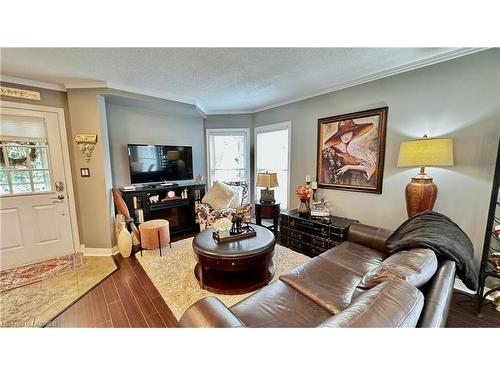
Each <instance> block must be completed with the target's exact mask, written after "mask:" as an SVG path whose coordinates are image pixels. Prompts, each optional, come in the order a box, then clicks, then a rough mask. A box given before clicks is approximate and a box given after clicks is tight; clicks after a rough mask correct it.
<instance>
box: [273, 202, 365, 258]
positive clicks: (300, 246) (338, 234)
mask: <svg viewBox="0 0 500 375" xmlns="http://www.w3.org/2000/svg"><path fill="white" fill-rule="evenodd" d="M279 221H280V223H279V228H280V229H279V232H280V233H279V242H280V244H281V245H283V246H286V247H288V248H290V249H292V250H294V251H297V252H299V253H303V254H305V255H308V256H310V257H314V256H316V255H319V254H321V253H322V252H324V251H326V250H328V249H331V248H332V247H335V246H337V245H338V244H339V243H341V242H343V241H345V240H346V239H347V231H348V230H349V226H350V225H351V224H352V223H357V222H358V221H357V220H352V219H346V218H343V217H338V216H330V222H329V223H325V222H322V221H320V220H318V219H311V218H306V217H301V216H299V214H298V213H297V212H296V211H289V212H283V213H281V215H280V220H279Z"/></svg>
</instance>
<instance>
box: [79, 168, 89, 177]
mask: <svg viewBox="0 0 500 375" xmlns="http://www.w3.org/2000/svg"><path fill="white" fill-rule="evenodd" d="M80 176H82V177H90V168H80Z"/></svg>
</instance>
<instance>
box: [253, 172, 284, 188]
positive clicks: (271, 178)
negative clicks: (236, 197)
mask: <svg viewBox="0 0 500 375" xmlns="http://www.w3.org/2000/svg"><path fill="white" fill-rule="evenodd" d="M257 186H258V187H265V188H273V187H276V186H279V185H278V176H277V174H276V173H257Z"/></svg>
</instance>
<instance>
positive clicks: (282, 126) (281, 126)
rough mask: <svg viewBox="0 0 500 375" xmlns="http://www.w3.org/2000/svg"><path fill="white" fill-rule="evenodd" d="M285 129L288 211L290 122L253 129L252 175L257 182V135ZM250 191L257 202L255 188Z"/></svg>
mask: <svg viewBox="0 0 500 375" xmlns="http://www.w3.org/2000/svg"><path fill="white" fill-rule="evenodd" d="M283 129H287V130H288V178H287V186H288V194H287V202H286V203H287V207H288V210H290V174H291V173H290V168H291V155H292V153H291V146H292V122H291V121H285V122H280V123H277V124H270V125H263V126H257V127H255V131H254V142H253V144H254V164H253V166H254V169H253V175H254V176H255V179H256V180H257V152H259V150H258V146H257V135H258V134H262V133H269V132H273V131H278V130H283ZM252 189H253V191H254V200H255V201H256V200H258V199H259V197H257V187H256V186H253V185H252Z"/></svg>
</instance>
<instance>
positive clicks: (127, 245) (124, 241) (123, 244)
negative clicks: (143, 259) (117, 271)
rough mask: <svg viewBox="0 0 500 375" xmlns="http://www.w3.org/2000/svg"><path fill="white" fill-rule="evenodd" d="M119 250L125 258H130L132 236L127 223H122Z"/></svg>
mask: <svg viewBox="0 0 500 375" xmlns="http://www.w3.org/2000/svg"><path fill="white" fill-rule="evenodd" d="M118 250H120V253H121V254H122V256H123V257H124V258H128V257H129V256H130V254H131V253H132V235H131V234H130V232H129V231H128V230H127V227H126V226H125V223H122V229H121V231H120V234H119V235H118Z"/></svg>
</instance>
